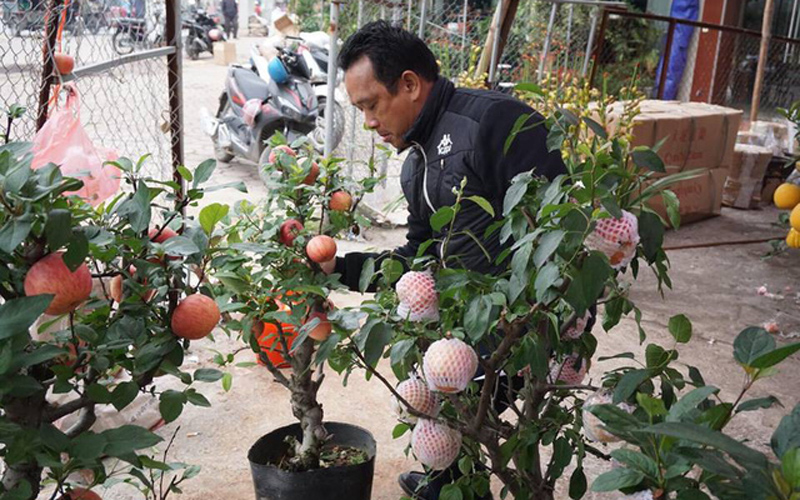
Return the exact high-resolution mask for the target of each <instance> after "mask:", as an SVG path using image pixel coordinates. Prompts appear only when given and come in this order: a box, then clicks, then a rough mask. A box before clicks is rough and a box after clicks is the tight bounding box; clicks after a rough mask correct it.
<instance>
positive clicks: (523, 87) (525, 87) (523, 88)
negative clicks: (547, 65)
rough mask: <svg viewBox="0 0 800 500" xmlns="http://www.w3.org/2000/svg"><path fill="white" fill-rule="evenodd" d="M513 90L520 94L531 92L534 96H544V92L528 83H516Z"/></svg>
mask: <svg viewBox="0 0 800 500" xmlns="http://www.w3.org/2000/svg"><path fill="white" fill-rule="evenodd" d="M514 90H519V91H520V92H533V93H534V94H539V95H544V91H543V90H542V88H541V87H540V86H538V85H536V84H535V83H530V82H523V83H518V84H516V85H515V86H514Z"/></svg>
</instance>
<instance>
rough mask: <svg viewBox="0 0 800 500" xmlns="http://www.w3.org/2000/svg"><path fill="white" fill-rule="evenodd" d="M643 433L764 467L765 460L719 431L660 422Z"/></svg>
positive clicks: (754, 451)
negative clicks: (676, 439) (712, 450)
mask: <svg viewBox="0 0 800 500" xmlns="http://www.w3.org/2000/svg"><path fill="white" fill-rule="evenodd" d="M643 431H644V432H649V433H652V434H658V435H661V436H672V437H675V438H678V439H683V440H686V441H691V442H694V443H700V444H705V445H708V446H711V447H713V448H716V449H718V450H720V451H724V452H725V453H727V454H729V455H730V456H731V457H732V458H733V459H734V460H736V461H737V462H739V463H741V464H742V465H744V466H756V467H759V468H761V467H766V465H767V458H766V457H765V456H764V455H762V454H761V453H759V452H758V451H756V450H753V449H752V448H749V447H747V446H745V445H743V444H742V443H740V442H739V441H737V440H735V439H733V438H732V437H729V436H726V435H725V434H722V433H721V432H719V431H715V430H712V429H709V428H708V427H705V426H702V425H697V424H693V423H689V422H662V423H660V424H656V425H652V426H650V427H647V428H645V429H643Z"/></svg>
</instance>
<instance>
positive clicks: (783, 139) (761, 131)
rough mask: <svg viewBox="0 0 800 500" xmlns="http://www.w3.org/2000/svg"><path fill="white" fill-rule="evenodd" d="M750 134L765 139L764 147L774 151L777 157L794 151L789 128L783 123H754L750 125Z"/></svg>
mask: <svg viewBox="0 0 800 500" xmlns="http://www.w3.org/2000/svg"><path fill="white" fill-rule="evenodd" d="M750 132H753V133H755V134H758V135H760V136H762V137H763V138H764V144H763V145H764V146H766V147H768V148H770V149H772V153H773V154H774V155H775V156H780V155H781V154H783V152H784V151H789V152H791V151H792V149H793V148H792V142H791V138H790V137H789V127H787V126H786V125H785V124H783V123H776V122H763V121H758V122H753V123H751V124H750Z"/></svg>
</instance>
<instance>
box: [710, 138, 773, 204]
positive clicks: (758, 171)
mask: <svg viewBox="0 0 800 500" xmlns="http://www.w3.org/2000/svg"><path fill="white" fill-rule="evenodd" d="M733 157H734V159H733V164H732V165H731V168H730V170H729V171H728V178H727V179H726V180H725V187H724V189H723V196H722V203H723V204H725V205H726V206H729V207H736V208H744V209H747V208H753V207H756V206H758V204H759V202H760V201H761V186H762V184H763V182H764V174H765V173H766V172H767V166H768V165H769V162H770V160H771V159H772V151H771V150H770V149H768V148H765V147H762V146H753V145H750V144H737V145H736V152H735V153H734V155H733Z"/></svg>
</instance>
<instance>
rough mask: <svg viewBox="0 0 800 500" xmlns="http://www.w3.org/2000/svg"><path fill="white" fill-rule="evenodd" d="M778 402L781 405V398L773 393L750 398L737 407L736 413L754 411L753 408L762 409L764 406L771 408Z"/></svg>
mask: <svg viewBox="0 0 800 500" xmlns="http://www.w3.org/2000/svg"><path fill="white" fill-rule="evenodd" d="M776 404H777V405H781V402H780V400H779V399H778V398H776V397H775V396H771V395H770V396H767V397H765V398H756V399H750V400H747V401H743V402H742V403H740V404H739V406H737V407H736V413H739V412H740V411H753V410H761V409H764V408H771V407H772V406H774V405H776ZM781 406H783V405H781Z"/></svg>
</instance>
